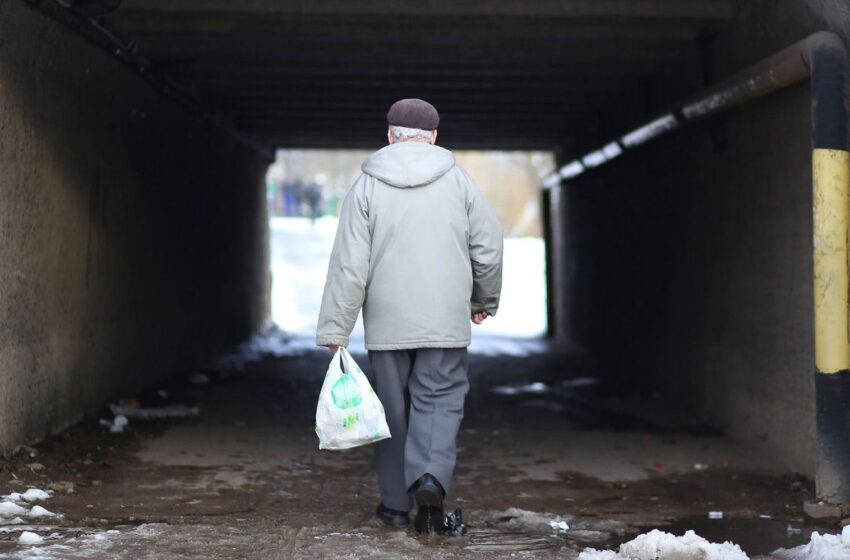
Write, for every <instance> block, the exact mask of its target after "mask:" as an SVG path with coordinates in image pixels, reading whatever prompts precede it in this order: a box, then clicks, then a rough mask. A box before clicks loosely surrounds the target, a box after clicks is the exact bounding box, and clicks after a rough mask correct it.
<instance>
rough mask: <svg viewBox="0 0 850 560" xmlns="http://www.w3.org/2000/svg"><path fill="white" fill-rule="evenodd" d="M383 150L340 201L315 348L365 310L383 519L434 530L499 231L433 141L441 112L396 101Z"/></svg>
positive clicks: (340, 341) (490, 305)
mask: <svg viewBox="0 0 850 560" xmlns="http://www.w3.org/2000/svg"><path fill="white" fill-rule="evenodd" d="M387 122H388V124H389V130H388V132H387V140H388V141H389V145H388V146H386V147H384V148H383V149H381V150H378V151H377V152H375V153H374V154H372V155H371V156H369V158H368V159H367V160H366V161H365V162H364V163H363V167H362V169H363V174H362V175H361V176H360V177H359V178H358V179H357V181H356V182H355V183H354V186H353V187H352V188H351V190H350V191H349V192H348V195H347V196H346V198H345V201H344V202H343V204H342V210H341V213H340V221H339V228H338V229H337V234H336V241H335V243H334V248H333V252H332V254H331V260H330V266H329V268H328V277H327V282H326V284H325V291H324V296H323V298H322V307H321V312H320V315H319V325H318V331H317V337H316V339H317V344H318V345H319V346H327V347H329V348H330V349H331V350H332V351H334V352H335V351H336V349H337V348H338V347H339V346H347V345H348V337H349V334H350V333H351V330H352V328H353V326H354V323H355V320H356V319H357V314H358V312H359V311H360V309H361V307H362V308H363V321H364V326H365V330H366V348H367V350H368V351H369V361H370V363H371V365H372V370H373V372H374V374H375V389H376V392H377V394H378V397H379V398H380V399H381V402H382V403H383V405H384V409H385V411H386V415H387V423H388V424H389V427H390V433H391V434H392V438H391V439H387V440H384V441H381V442H379V443H378V444H377V446H376V454H375V455H376V468H377V471H378V485H379V487H380V492H381V503H380V504H379V505H378V510H377V515H378V517H379V518H380V519H381V520H383V521H384V522H385V523H387V524H388V525H392V526H402V525H407V524H409V523H410V518H409V517H408V512H409V511H410V509H411V507H413V504H414V502H415V504H416V507H417V516H416V522H415V525H416V528H417V530H419V531H435V530H439V529H440V527H441V525H442V521H443V500H444V499H445V496H446V493H447V492H448V491H449V490H450V488H451V482H452V474H453V472H454V467H455V456H456V454H457V449H456V443H455V441H456V438H457V433H458V429H459V427H460V422H461V419H462V418H463V403H464V398H465V396H466V393H467V390H468V389H469V382H468V380H467V368H468V361H467V350H466V349H467V346H469V343H470V336H471V332H470V331H471V329H470V321H472V322H474V323H476V324H481V323H482V322H483V321H484V320H485V319H486V318H487V317H489V316H492V315H495V314H496V309H497V308H498V306H499V294H500V292H501V285H502V239H503V234H502V227H501V225H500V224H499V222H498V220H497V219H496V217H495V215H494V214H493V211H492V210H491V209H490V207H489V206H488V204H487V202H486V200H485V199H484V197H483V196H482V194H481V192H480V191H479V190H478V188H477V187H476V185H475V182H474V181H473V179H472V177H470V176H469V174H468V173H467V172H466V171H465V170H464V169H463V168H461V167H460V166H459V165H457V164H456V163H455V158H454V156H453V155H452V153H451V152H450V151H448V150H445V149H443V148H440V147H438V146H436V145H435V142H436V140H437V126H438V125H439V122H440V117H439V114H438V113H437V110H436V109H435V108H434V107H433V106H432V105H431V104H429V103H427V102H425V101H422V100H420V99H402V100H401V101H398V102H396V103H394V104H393V105H392V107H391V108H390V110H389V113H387Z"/></svg>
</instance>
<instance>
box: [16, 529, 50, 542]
mask: <svg viewBox="0 0 850 560" xmlns="http://www.w3.org/2000/svg"><path fill="white" fill-rule="evenodd" d="M42 543H44V539H43V538H42V537H41V535H39V534H38V533H33V532H32V531H24V532H23V533H21V536H19V537H18V544H27V545H32V544H42Z"/></svg>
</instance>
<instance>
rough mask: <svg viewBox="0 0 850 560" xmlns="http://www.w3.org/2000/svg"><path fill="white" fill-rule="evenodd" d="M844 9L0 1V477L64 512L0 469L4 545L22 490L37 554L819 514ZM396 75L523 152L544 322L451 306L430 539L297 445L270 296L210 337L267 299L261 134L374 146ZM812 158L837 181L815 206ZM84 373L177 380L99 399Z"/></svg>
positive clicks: (406, 552)
mask: <svg viewBox="0 0 850 560" xmlns="http://www.w3.org/2000/svg"><path fill="white" fill-rule="evenodd" d="M845 10H846V8H845V7H844V6H843V4H842V3H840V2H830V1H828V0H811V1H809V2H804V1H802V0H795V1H789V2H786V3H781V4H776V3H774V2H770V1H754V2H748V3H745V4H741V3H736V2H727V1H722V0H683V1H681V2H676V3H671V2H666V1H662V0H647V1H645V2H635V3H623V2H614V1H611V2H608V1H599V0H596V1H594V2H586V1H583V0H570V1H567V2H546V1H544V2H539V3H523V4H517V3H513V2H501V1H498V0H496V1H487V2H473V1H471V0H470V1H462V2H452V3H441V2H437V3H428V4H421V3H404V2H403V3H393V4H392V5H390V4H387V3H383V2H363V3H350V2H340V1H336V0H321V1H313V2H288V3H283V4H281V3H277V2H271V1H268V2H267V1H264V0H257V1H253V2H246V3H243V4H239V5H233V4H232V3H227V2H218V1H215V0H203V1H200V2H198V1H193V2H179V1H178V2H174V1H169V2H165V1H159V0H152V1H146V2H141V1H132V0H124V1H123V2H120V1H117V0H115V1H105V0H104V1H95V0H85V1H83V0H80V1H75V2H58V1H51V0H40V1H37V0H33V1H24V0H15V1H11V2H6V3H4V4H2V5H0V26H2V29H0V37H2V39H0V42H2V45H3V48H2V49H0V158H2V167H0V196H2V197H3V198H2V204H0V226H1V227H0V263H2V266H0V317H2V320H0V446H2V448H3V449H4V451H5V456H6V457H7V458H6V459H5V460H4V467H3V473H2V475H3V476H2V477H0V491H2V492H3V493H4V494H7V495H8V493H11V492H23V491H25V490H26V489H27V488H38V489H43V490H51V491H52V497H50V498H49V499H48V500H46V501H44V502H43V503H42V502H38V503H41V507H44V508H45V509H47V510H48V511H49V512H52V513H57V514H61V515H63V516H64V517H61V518H56V517H50V516H41V517H39V516H38V515H34V514H33V509H34V508H33V504H32V503H30V502H27V501H26V500H23V498H22V500H23V501H20V500H19V501H15V500H6V501H5V502H4V503H11V504H12V505H15V506H16V507H17V508H21V509H16V508H13V507H11V506H4V507H6V508H8V510H9V511H8V513H9V515H6V514H3V517H2V519H3V526H2V533H0V534H2V543H3V544H2V547H3V548H2V554H5V555H6V556H7V557H12V558H15V557H21V556H23V555H25V554H30V552H27V551H28V550H35V549H27V548H25V547H23V545H18V544H17V539H18V537H19V535H20V534H21V533H22V531H23V530H24V529H25V528H26V529H27V530H29V531H30V532H33V533H36V534H38V535H40V536H41V537H40V538H44V539H46V541H45V542H44V543H43V544H42V545H36V547H37V548H39V549H44V552H43V554H44V555H45V556H48V555H52V556H53V557H59V558H62V557H67V558H75V557H79V558H90V557H104V558H107V557H110V558H111V557H126V558H140V557H151V558H156V557H174V558H180V557H186V558H191V557H222V558H225V557H258V558H274V557H280V558H289V557H311V555H312V556H315V557H322V555H324V556H326V557H333V556H342V555H344V554H349V555H350V556H354V557H360V556H364V555H367V554H368V555H372V556H380V555H384V556H385V557H411V558H416V557H425V556H434V557H441V556H442V557H445V558H453V557H465V556H467V555H471V554H478V555H480V554H484V555H485V557H494V558H500V557H510V555H511V554H525V555H535V556H539V557H547V556H548V557H575V556H578V554H579V553H581V552H582V551H584V550H585V548H588V547H592V548H598V549H617V547H619V545H620V544H621V543H625V542H627V541H631V540H632V539H634V538H635V537H637V536H638V535H639V534H641V533H646V532H647V531H650V530H652V529H655V528H660V529H662V530H668V531H670V532H675V533H677V534H682V533H683V532H684V531H685V530H687V529H693V530H695V531H696V532H697V533H698V534H700V535H701V536H703V537H706V538H707V539H709V540H710V541H712V542H715V543H720V542H722V541H724V540H732V541H734V542H736V543H738V544H740V545H741V547H742V548H743V550H744V551H745V552H746V553H747V554H749V555H750V556H751V557H758V556H760V555H765V554H768V553H770V552H771V551H773V550H775V549H777V548H792V547H795V546H799V545H804V544H805V543H810V544H809V545H808V546H810V547H812V546H830V543H828V542H827V541H826V540H824V539H823V538H820V537H818V538H814V537H812V531H813V530H817V531H819V532H821V533H824V532H827V533H837V532H838V528H837V527H836V526H835V525H834V521H835V520H836V519H838V518H840V517H842V515H844V514H845V513H846V512H844V511H843V510H842V508H841V504H842V503H843V502H846V501H847V496H846V492H847V484H846V480H848V479H847V477H846V476H844V475H845V474H846V473H847V468H848V465H850V460H848V457H850V451H848V448H850V441H848V440H850V437H848V435H847V428H846V411H847V393H846V389H845V387H844V385H845V383H844V380H845V377H846V375H847V372H846V371H845V370H846V369H847V364H845V361H846V357H847V355H848V352H847V349H846V344H845V342H846V339H847V337H846V336H845V335H846V325H847V321H846V316H847V301H846V290H843V292H844V299H842V297H841V294H842V286H846V281H847V274H846V272H847V270H846V258H845V255H846V246H845V245H842V243H841V241H840V240H841V239H846V235H843V234H842V231H843V230H842V229H841V228H843V227H846V206H847V201H846V200H845V196H844V194H842V193H846V183H847V180H846V177H847V174H846V167H847V164H846V160H845V157H846V149H847V146H846V124H845V119H846V116H845V115H844V113H845V112H844V110H843V106H844V103H843V96H842V95H841V94H840V92H841V91H843V86H842V84H843V80H844V73H843V64H842V63H841V60H842V59H841V56H843V54H842V53H843V40H844V39H843V38H844V37H846V34H847V33H848V29H850V27H847V25H846V22H847V21H848V19H847V14H846V12H845ZM822 30H831V32H834V33H835V35H817V36H815V39H810V40H808V42H804V43H798V42H799V41H805V40H806V38H807V37H810V36H812V34H813V33H816V32H818V31H822ZM794 45H797V46H796V47H794ZM823 45H826V48H827V51H826V53H827V56H826V58H824V55H823V54H821V53H822V52H823V51H822V50H820V49H821V47H823ZM789 48H791V49H792V50H790V51H788V50H784V49H789ZM793 49H796V50H793ZM777 53H779V54H777ZM783 53H784V54H783ZM836 57H837V58H836ZM836 61H837V62H836ZM739 72H743V74H738V73H739ZM736 76H737V77H736ZM718 84H720V86H718ZM408 96H417V97H422V98H425V99H428V100H429V101H431V102H432V103H434V105H436V106H437V107H438V108H439V109H440V111H441V114H442V115H443V122H444V126H443V127H441V129H440V143H441V144H442V145H444V146H446V147H448V148H450V149H453V150H459V149H476V150H526V151H532V150H537V151H546V152H551V153H553V154H554V157H555V159H556V162H555V165H554V167H553V170H552V171H553V172H557V175H550V176H549V177H548V178H544V179H543V180H542V181H541V183H542V184H541V191H540V193H541V194H540V207H541V208H542V222H543V224H542V227H543V232H544V237H545V239H546V244H545V249H546V251H545V253H546V254H545V260H546V264H547V266H546V270H547V274H548V282H547V284H546V290H547V294H546V300H547V302H548V308H547V311H548V315H547V321H546V325H547V328H548V331H549V333H548V334H549V335H550V336H548V337H546V338H543V339H537V340H524V341H523V340H516V339H507V340H505V339H502V340H500V341H499V342H498V344H496V343H493V344H489V343H488V342H487V341H486V340H485V341H484V342H482V343H481V348H482V354H479V355H478V357H476V358H475V361H474V369H473V387H474V388H473V393H472V394H471V396H470V400H469V402H468V406H467V420H466V423H465V424H464V430H465V431H464V432H463V433H462V438H461V446H462V447H463V449H464V451H463V452H461V455H460V467H459V468H461V471H459V481H458V488H457V491H456V494H455V496H453V498H452V499H453V500H456V501H454V502H451V503H452V505H453V507H460V508H461V509H462V510H463V512H464V516H465V520H466V522H467V524H468V525H469V527H470V533H469V535H468V536H467V537H463V538H459V539H450V538H438V539H431V540H429V539H427V538H420V537H416V536H414V535H412V534H408V533H405V532H392V531H387V530H385V529H383V528H380V527H379V526H378V525H377V524H375V523H373V521H372V519H371V512H372V509H373V508H374V503H373V502H374V500H375V488H374V480H373V478H372V474H371V471H370V468H369V461H370V458H369V450H358V451H355V452H352V453H350V454H347V455H339V456H337V455H332V454H327V453H319V452H318V451H317V450H316V449H315V439H314V436H313V435H312V433H311V422H312V420H311V407H312V406H313V405H312V404H311V402H313V401H314V399H315V395H316V391H317V390H318V385H319V382H320V379H321V375H322V372H323V370H324V368H325V362H326V360H327V356H326V355H325V354H323V353H321V352H319V351H314V350H312V349H308V348H307V347H306V345H304V344H301V343H296V342H297V341H295V340H293V339H290V338H289V337H288V336H287V335H286V334H284V333H281V332H279V331H275V330H266V331H264V334H263V335H262V336H261V338H259V339H255V342H254V344H253V346H247V347H243V348H242V350H241V353H240V352H237V353H236V354H231V352H232V349H233V348H234V347H236V345H238V344H240V343H243V342H244V341H246V340H249V339H250V338H251V337H252V336H254V335H257V334H258V333H260V331H261V329H262V328H263V325H264V324H265V323H266V321H267V319H268V318H269V315H270V310H271V309H272V296H271V294H272V291H271V285H272V277H271V275H270V273H269V268H270V267H269V264H270V252H271V250H272V249H271V247H270V241H269V240H270V230H273V226H272V227H271V228H270V226H269V222H268V200H267V198H266V195H267V191H266V173H267V169H268V166H269V164H270V163H271V162H272V161H273V159H274V157H275V152H274V150H275V149H277V148H284V149H301V150H304V149H311V148H321V149H361V150H367V151H370V150H374V149H377V148H378V147H380V146H381V139H382V138H383V133H384V131H383V123H384V113H385V111H386V107H388V106H389V104H390V103H391V102H392V101H394V100H395V99H398V98H401V97H408ZM813 99H814V100H816V101H818V102H817V103H814V104H813ZM813 107H814V108H815V111H814V112H813ZM721 109H722V110H721ZM693 115H696V116H697V117H699V118H691V117H692V116H693ZM703 117H704V118H703ZM813 148H814V155H813ZM813 176H814V177H815V179H816V182H817V184H818V185H819V186H820V187H821V190H820V191H818V190H817V189H816V190H815V193H816V194H817V193H819V192H821V193H827V192H828V193H829V196H835V198H829V197H820V198H819V197H817V196H816V197H815V201H816V202H818V204H820V206H818V205H814V206H813V197H812V192H813V191H812V177H813ZM824 187H825V188H824ZM818 208H820V209H822V210H823V209H826V212H825V213H823V212H821V211H819V210H818ZM836 209H844V210H841V211H837V212H833V210H836ZM842 212H845V213H844V214H843V216H844V217H842ZM833 217H837V219H836V220H833V219H832V218H833ZM816 236H817V237H816ZM815 238H816V239H818V240H823V241H825V243H826V244H815V243H813V239H815ZM813 245H814V246H815V247H816V248H820V249H823V248H824V247H826V248H827V249H828V250H822V251H820V252H816V251H814V250H813ZM824 279H826V280H827V281H825V282H824ZM813 294H814V295H813ZM836 294H837V295H836ZM842 329H843V330H842ZM238 356H242V358H239V357H238ZM360 359H361V360H364V362H365V358H364V357H361V358H360ZM246 360H247V361H246ZM122 401H123V402H122ZM110 403H112V404H114V405H118V406H122V407H123V408H121V409H120V410H121V411H123V412H127V411H138V410H148V409H151V408H154V409H161V408H162V407H163V406H170V407H172V408H169V409H168V410H170V411H172V412H175V411H182V412H181V413H180V414H179V415H180V416H182V417H180V418H169V419H153V420H151V419H148V420H143V419H142V418H141V417H139V418H133V417H132V415H131V416H130V417H129V424H128V426H126V427H124V429H123V431H121V432H120V433H112V432H111V431H110V430H111V427H110V426H103V425H101V424H100V422H99V420H100V419H104V420H106V421H107V423H110V422H113V419H114V414H113V411H112V410H110V409H108V408H107V405H108V404H110ZM139 414H140V415H142V416H143V415H144V414H143V413H139ZM196 414H197V415H196ZM114 426H115V424H114V423H112V427H114ZM21 446H31V447H21ZM69 491H71V492H69ZM821 502H822V503H821ZM36 513H39V511H38V510H36ZM710 514H711V515H712V516H713V518H711V519H709V516H710ZM718 516H720V517H721V518H717V517H718ZM15 518H19V520H20V523H12V521H14V520H15ZM562 522H563V523H564V524H565V525H567V526H568V527H569V528H568V529H565V530H562V529H561V527H562V525H561V523H562ZM110 531H114V532H110ZM824 543H825V544H824ZM835 546H841V545H840V543H839V544H835ZM51 547H52V548H51ZM63 547H65V548H63ZM786 557H793V556H786Z"/></svg>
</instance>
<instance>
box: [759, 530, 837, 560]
mask: <svg viewBox="0 0 850 560" xmlns="http://www.w3.org/2000/svg"><path fill="white" fill-rule="evenodd" d="M773 556H774V557H776V558H777V559H780V560H847V558H850V525H848V526H846V527H844V528H843V529H842V530H841V534H840V535H821V534H820V533H818V532H817V531H815V532H813V533H812V539H811V540H810V541H809V544H804V545H802V546H798V547H796V548H791V549H786V548H780V549H779V550H777V551H776V552H774V553H773Z"/></svg>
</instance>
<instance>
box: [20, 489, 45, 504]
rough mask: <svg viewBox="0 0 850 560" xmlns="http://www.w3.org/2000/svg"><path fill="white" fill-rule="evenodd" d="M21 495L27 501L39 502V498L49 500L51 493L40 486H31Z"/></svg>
mask: <svg viewBox="0 0 850 560" xmlns="http://www.w3.org/2000/svg"><path fill="white" fill-rule="evenodd" d="M20 496H21V498H23V499H24V501H26V502H37V501H38V500H49V499H50V496H51V494H50V492H46V491H44V490H40V489H38V488H30V489H29V490H27V491H26V492H24V493H23V494H21V495H20Z"/></svg>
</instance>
